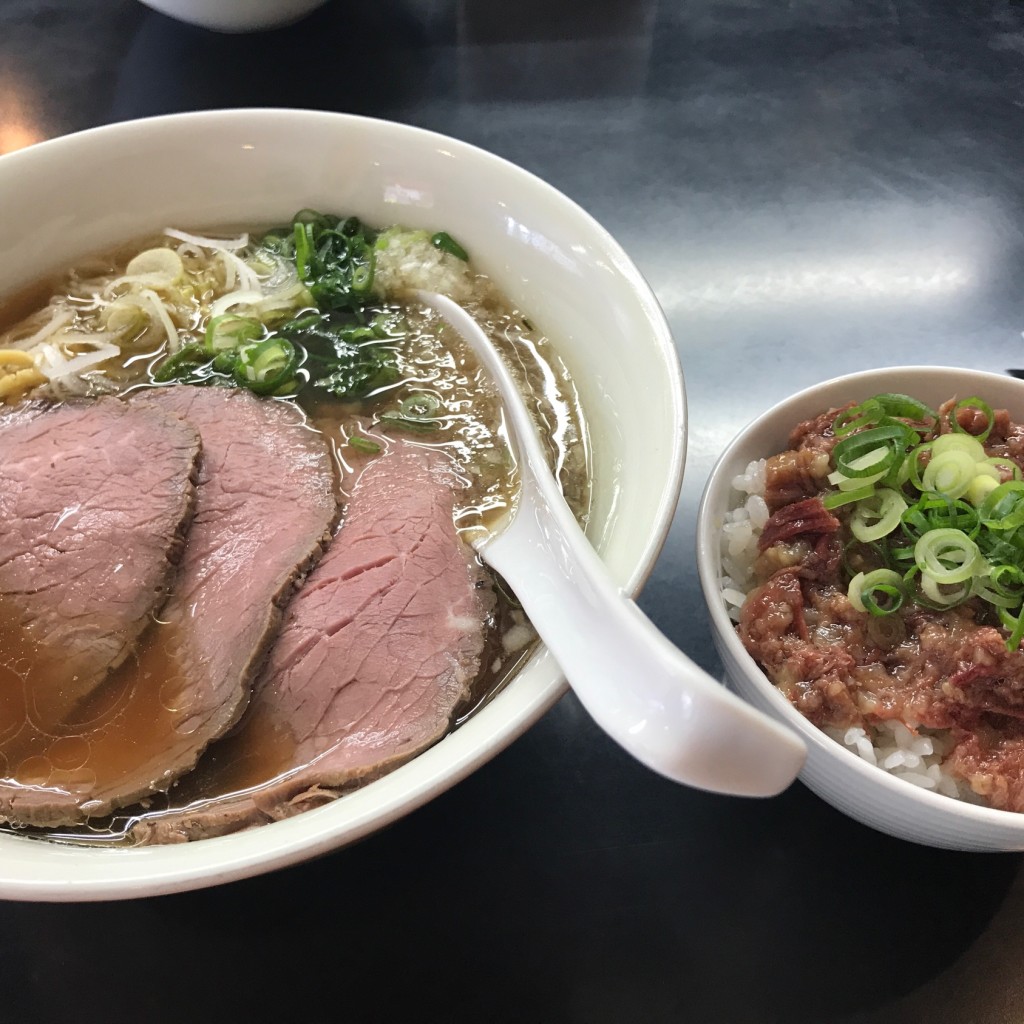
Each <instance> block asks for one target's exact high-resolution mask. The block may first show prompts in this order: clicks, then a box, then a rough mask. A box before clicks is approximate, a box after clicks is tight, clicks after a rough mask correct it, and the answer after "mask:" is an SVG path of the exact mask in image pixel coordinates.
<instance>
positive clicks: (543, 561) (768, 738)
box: [416, 291, 806, 796]
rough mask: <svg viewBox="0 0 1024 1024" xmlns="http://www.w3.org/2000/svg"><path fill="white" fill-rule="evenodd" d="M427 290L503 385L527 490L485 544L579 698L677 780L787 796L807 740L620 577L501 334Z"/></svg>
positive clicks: (423, 296)
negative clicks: (705, 664)
mask: <svg viewBox="0 0 1024 1024" xmlns="http://www.w3.org/2000/svg"><path fill="white" fill-rule="evenodd" d="M416 297H417V298H418V299H419V301H420V302H422V303H423V304H424V305H425V306H428V307H430V308H431V309H433V310H434V311H435V312H437V313H438V314H439V315H440V316H441V317H442V318H443V319H444V320H445V322H446V323H448V324H449V325H450V326H451V327H452V328H454V329H455V330H456V331H457V332H458V333H459V335H460V336H461V337H462V339H463V340H464V341H465V343H466V344H467V345H468V346H469V347H470V349H471V350H472V351H473V353H474V354H475V355H476V357H477V359H478V360H479V361H480V363H481V364H482V365H483V367H484V369H485V370H486V371H487V373H488V374H489V375H490V377H491V379H492V380H493V382H494V384H495V386H496V387H497V390H498V393H499V395H500V397H501V400H502V404H503V407H504V413H505V416H506V426H507V428H508V437H509V443H510V447H511V448H512V454H513V456H514V457H515V459H516V463H517V465H518V468H519V475H520V493H519V496H518V502H517V504H516V507H515V508H514V509H513V510H512V511H511V512H510V513H509V515H508V516H506V517H505V520H504V521H503V522H502V523H501V524H499V526H498V527H497V528H496V529H495V530H494V531H493V532H492V533H489V534H486V535H484V536H482V537H480V538H478V539H477V540H475V541H474V547H475V548H476V550H477V552H478V554H479V555H480V557H481V558H482V559H483V560H484V561H485V562H486V563H487V564H488V565H490V566H491V568H493V569H494V570H495V571H496V572H498V573H500V575H501V576H502V577H503V578H504V580H505V582H506V583H507V584H508V586H509V587H510V588H511V590H512V591H513V592H514V593H515V595H516V597H517V599H518V600H519V602H520V603H521V604H522V606H523V610H524V611H525V612H526V614H527V615H528V616H529V618H530V621H531V622H532V624H533V627H534V629H536V630H537V633H538V635H539V636H540V638H541V640H543V641H544V643H545V644H546V646H547V647H548V649H549V650H550V651H551V653H552V654H553V655H554V657H555V660H556V661H557V662H558V664H559V666H560V667H561V669H562V671H563V672H564V674H565V676H566V678H567V680H568V682H569V685H570V686H571V687H572V688H573V690H574V691H575V693H576V696H577V697H578V698H579V700H580V703H581V704H582V705H583V706H584V707H585V708H586V710H587V712H588V713H589V714H590V715H591V716H592V717H593V719H594V720H595V721H596V722H597V724H598V725H600V726H601V728H602V729H604V731H605V732H606V733H608V735H609V736H610V737H611V738H612V739H613V740H615V741H616V742H617V743H618V744H619V745H620V746H621V747H623V748H624V749H625V750H626V751H627V752H628V753H630V754H632V756H633V757H635V758H636V759H637V760H638V761H640V762H641V763H643V764H645V765H647V767H648V768H651V769H653V770H654V771H656V772H658V773H659V774H661V775H664V776H665V777H666V778H669V779H672V780H673V781H675V782H680V783H684V784H686V785H689V786H694V787H696V788H698V789H705V790H710V791H712V792H716V793H728V794H732V795H736V796H774V795H775V794H777V793H779V792H781V791H782V790H783V789H785V788H786V787H787V786H788V785H789V784H790V783H791V782H792V781H793V780H794V779H795V778H796V775H797V773H798V772H799V771H800V769H801V767H802V766H803V762H804V758H805V756H806V748H805V747H804V744H803V742H802V741H801V740H800V739H798V738H797V736H796V735H795V734H794V733H793V732H792V731H790V730H789V729H786V728H783V727H781V726H779V725H778V724H777V723H776V722H774V721H772V720H771V719H770V718H769V717H768V716H767V715H765V714H763V713H762V712H760V711H757V710H755V709H754V708H752V707H751V706H750V705H749V704H746V703H744V702H743V701H742V700H740V699H739V698H738V697H736V696H735V695H734V694H732V693H730V692H729V691H728V690H726V689H725V687H723V686H722V685H721V684H719V683H718V682H717V681H716V680H714V679H713V678H712V677H711V676H709V675H708V674H707V673H706V672H704V671H703V669H701V668H700V667H699V666H697V665H696V664H694V662H692V661H691V660H690V659H689V658H688V657H687V656H686V655H685V654H683V653H682V651H680V650H679V649H678V648H676V647H675V646H674V645H673V644H672V643H671V642H670V641H669V640H668V639H667V638H666V637H665V636H664V635H663V634H662V633H661V632H660V631H659V630H658V629H657V627H656V626H655V625H654V624H653V623H652V622H651V621H650V619H648V618H647V617H646V616H645V615H644V613H643V612H642V611H641V610H640V609H639V608H638V607H637V605H636V604H635V602H633V601H632V600H631V599H630V598H629V597H628V596H627V595H626V594H624V593H623V591H622V590H621V588H620V587H618V586H617V585H616V584H615V582H614V581H613V580H612V578H611V576H610V575H609V573H608V570H607V568H606V567H605V565H604V563H603V562H602V561H601V559H600V557H599V556H598V554H597V552H596V551H595V550H594V548H593V547H592V546H591V545H590V543H589V541H588V540H587V538H586V535H585V534H584V533H583V530H582V529H581V528H580V526H579V524H578V523H577V522H576V518H575V516H574V515H573V514H572V511H571V510H570V508H569V506H568V505H567V504H566V502H565V500H564V498H563V497H562V494H561V491H560V490H559V488H558V484H557V482H556V481H555V478H554V475H553V474H552V472H551V469H550V468H549V466H548V462H547V459H546V457H545V454H544V450H543V448H542V446H541V443H540V440H539V438H538V437H537V432H536V428H535V426H534V424H533V420H532V419H531V417H530V413H529V411H528V410H527V408H526V406H525V404H524V403H523V400H522V397H521V395H520V393H519V389H518V388H517V387H516V384H515V381H514V380H513V379H512V375H511V374H510V373H509V371H508V368H507V367H506V366H505V363H504V361H503V360H502V358H501V356H500V355H499V353H498V352H497V350H496V349H495V348H494V346H493V345H492V344H491V341H490V339H489V338H488V337H487V335H486V334H485V333H484V331H483V330H482V329H481V328H480V326H479V324H477V322H476V321H475V320H474V319H473V318H472V317H471V316H470V315H469V314H468V313H467V312H466V311H465V310H464V309H463V308H462V307H461V306H459V305H458V304H457V303H455V302H453V301H452V300H451V299H449V298H447V297H446V296H443V295H438V294H436V293H434V292H425V291H420V292H417V293H416Z"/></svg>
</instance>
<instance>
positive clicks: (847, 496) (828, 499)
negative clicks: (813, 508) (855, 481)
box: [821, 484, 875, 511]
mask: <svg viewBox="0 0 1024 1024" xmlns="http://www.w3.org/2000/svg"><path fill="white" fill-rule="evenodd" d="M874 493H875V488H874V486H873V485H871V484H869V485H868V486H866V487H858V488H857V490H855V491H833V492H832V493H831V494H826V495H825V497H824V498H822V499H821V503H822V505H824V506H825V508H827V509H828V510H829V511H831V510H832V509H834V508H841V507H842V506H843V505H852V504H853V503H854V502H855V501H861V500H862V499H864V498H870V497H871V495H872V494H874Z"/></svg>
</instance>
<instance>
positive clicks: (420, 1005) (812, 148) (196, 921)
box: [0, 0, 1024, 1024]
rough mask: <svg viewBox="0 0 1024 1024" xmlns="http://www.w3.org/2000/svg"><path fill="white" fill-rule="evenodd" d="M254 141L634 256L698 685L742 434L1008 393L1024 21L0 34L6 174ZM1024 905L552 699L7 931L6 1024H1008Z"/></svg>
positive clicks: (773, 5) (520, 13) (485, 18)
mask: <svg viewBox="0 0 1024 1024" xmlns="http://www.w3.org/2000/svg"><path fill="white" fill-rule="evenodd" d="M264 105H266V106H293V107H314V108H322V109H327V110H339V111H346V112H354V113H360V114H367V115H371V116H376V117H384V118H389V119H393V120H398V121H404V122H408V123H411V124H416V125H420V126H423V127H426V128H430V129H434V130H437V131H440V132H444V133H447V134H449V135H453V136H456V137H458V138H460V139H464V140H466V141H468V142H472V143H475V144H477V145H480V146H483V147H485V148H487V149H489V150H492V151H493V152H495V153H498V154H500V155H501V156H504V157H507V158H509V159H510V160H513V161H514V162H516V163H518V164H520V165H522V166H523V167H526V168H527V169H529V170H531V171H533V172H535V173H537V174H538V175H540V176H541V177H543V178H545V179H546V180H547V181H549V182H551V183H552V184H553V185H555V186H556V187H557V188H559V189H561V190H562V191H564V192H565V193H567V194H568V195H569V196H570V197H572V198H573V199H574V200H576V201H577V202H579V203H580V204H581V205H582V206H583V207H585V208H586V209H587V210H588V211H589V212H590V213H592V214H593V215H594V216H595V217H597V218H598V220H600V221H601V222H602V223H603V224H604V225H605V226H606V227H607V228H608V229H609V230H610V231H611V232H612V234H613V235H615V236H616V238H617V239H618V240H619V241H620V242H621V243H622V245H623V246H624V247H625V249H626V250H627V252H628V253H629V254H630V255H631V256H632V257H633V259H634V260H635V261H636V263H637V264H638V266H639V267H640V269H641V270H642V271H643V273H644V274H645V275H646V276H647V278H648V280H649V281H650V282H651V284H652V286H653V287H654V290H655V292H656V293H657V295H658V298H659V300H660V301H661V303H662V305H663V306H664V309H665V311H666V313H667V315H668V317H669V320H670V323H671V326H672V329H673V332H674V335H675V338H676V341H677V345H678V350H679V355H680V359H681V362H682V365H683V370H684V373H685V377H686V386H687V394H688V400H689V417H690V418H689V452H688V458H687V466H686V479H685V483H684V486H683V492H682V496H681V500H680V504H679V509H678V514H677V516H676V519H675V521H674V524H673V528H672V531H671V533H670V536H669V538H668V541H667V544H666V546H665V549H664V551H663V553H662V556H661V558H660V560H659V561H658V564H657V567H656V569H655V571H654V574H653V576H652V577H651V579H650V581H649V583H648V585H647V587H646V589H645V590H644V592H643V594H642V596H641V599H640V603H641V605H642V606H643V607H644V609H645V610H646V611H647V612H648V614H649V615H650V616H651V617H652V618H653V619H654V620H655V621H656V622H657V624H658V625H659V626H660V627H661V628H662V629H663V630H664V631H665V633H666V634H667V635H668V636H669V637H670V638H671V639H672V640H674V641H675V642H676V643H677V644H679V645H680V646H681V647H683V648H684V649H685V650H687V651H688V652H689V653H690V654H691V655H692V656H693V657H694V658H695V659H696V660H697V661H699V662H700V663H701V664H702V665H703V666H704V667H706V668H707V669H708V670H709V671H711V672H712V673H715V674H720V672H721V666H720V664H719V662H718V659H717V656H716V654H715V652H714V650H713V647H712V645H711V642H710V636H709V625H708V620H707V616H706V611H705V608H704V603H703V599H702V597H701V593H700V589H699V586H698V583H697V579H696V571H695V564H694V520H695V514H696V508H697V503H698V501H699V498H700V494H701V491H702V488H703V485H704V481H705V479H706V477H707V474H708V472H709V470H710V468H711V466H712V464H713V463H714V460H715V458H716V457H717V454H718V453H719V452H720V451H721V449H722V448H723V446H724V445H725V443H726V441H727V439H728V438H729V437H730V436H731V435H732V434H733V433H734V432H735V431H736V430H737V429H738V428H739V427H740V426H742V425H743V424H744V423H746V422H747V421H749V420H750V419H752V418H753V417H754V416H755V415H757V414H758V413H760V412H762V411H763V410H765V409H766V408H768V407H770V406H771V405H772V404H773V403H774V402H776V401H777V400H779V399H781V398H782V397H784V396H785V395H787V394H789V393H791V392H792V391H795V390H797V389H799V388H801V387H803V386H805V385H809V384H811V383H814V382H815V381H819V380H823V379H825V378H827V377H831V376H834V375H836V374H839V373H845V372H848V371H854V370H859V369H865V368H869V367H873V366H884V365H895V364H901V363H915V362H922V363H936V364H939V363H945V364H953V365H955V364H963V365H970V366H974V367H979V368H982V369H987V370H994V371H997V372H1000V371H1004V370H1006V369H1007V368H1010V367H1018V366H1024V341H1022V338H1021V332H1022V330H1024V175H1022V172H1021V167H1022V166H1024V5H1022V4H1021V2H1020V0H977V2H975V3H971V4H963V3H956V2H954V0H933V2H931V3H922V2H916V0H788V2H782V0H719V2H716V0H692V2H689V3H685V4H684V3H673V2H671V0H562V2H561V3H558V4H552V3H550V2H543V0H519V2H517V3H515V4H499V3H495V2H494V0H459V2H455V0H378V2H376V3H372V4H355V3H352V2H351V0H331V2H329V3H328V4H327V5H326V6H325V7H323V8H322V9H320V10H319V11H317V12H316V13H314V14H313V15H311V16H310V17H308V18H307V19H306V20H304V21H302V22H300V23H298V24H296V25H294V26H292V27H289V28H286V29H281V30H277V31H273V32H266V33H259V34H251V35H241V36H227V35H219V34H216V33H212V32H208V31H206V30H203V29H198V28H193V27H190V26H186V25H183V24H180V23H178V22H175V21H172V20H170V19H168V18H166V17H164V16H162V15H160V14H157V13H155V12H153V11H150V10H149V9H148V8H145V7H143V6H142V5H140V4H137V3H135V2H133V0H90V2H88V3H86V2H84V0H5V2H4V3H3V4H2V5H0V152H3V151H9V150H13V149H16V148H19V147H21V146H24V145H28V144H31V143H33V142H37V141H40V140H43V139H46V138H50V137H53V136H56V135H60V134H63V133H66V132H71V131H75V130H78V129H82V128H87V127H91V126H94V125H98V124H103V123H107V122H110V121H117V120H123V119H128V118H134V117H140V116H146V115H151V114H158V113H166V112H171V111H182V110H193V109H203V108H213V107H229V106H264ZM0 229H2V226H0ZM1020 867H1021V858H1020V857H1019V856H1018V855H971V854H958V853H952V852H946V851H936V850H929V849H925V848H921V847H917V846H915V845H912V844H909V843H905V842H901V841H898V840H895V839H891V838H889V837H886V836H883V835H880V834H878V833H875V832H873V831H872V830H870V829H868V828H866V827H864V826H862V825H859V824H857V823H855V822H853V821H851V820H848V819H846V818H844V817H843V816H842V815H840V814H839V813H838V812H836V811H834V810H832V809H831V808H830V807H828V806H827V805H825V804H824V803H822V802H821V801H819V800H818V799H817V798H816V797H814V796H813V795H812V794H811V793H810V792H809V791H807V790H806V789H805V788H804V787H803V786H801V785H800V784H796V785H794V786H793V787H792V788H791V789H790V790H788V791H787V792H786V793H785V794H783V795H782V796H780V797H778V798H776V799H773V800H767V801H747V800H738V799H729V798H725V797H719V796H712V795H708V794H705V793H700V792H696V791H693V790H688V789H684V788H681V787H678V786H675V785H673V784H672V783H669V782H666V781H664V780H662V779H660V778H658V777H656V776H654V775H653V774H652V773H650V772H648V771H646V770H645V769H643V768H641V767H639V766H638V765H636V764H635V763H633V762H631V761H630V760H629V758H628V757H627V756H626V755H625V754H623V753H622V752H620V751H619V750H618V749H617V748H615V747H613V745H612V744H611V742H610V741H608V740H607V739H605V737H604V736H603V735H602V734H600V733H599V732H598V731H597V729H596V728H595V727H594V726H593V725H592V724H591V723H590V722H589V721H588V719H587V717H586V715H585V714H584V713H583V711H582V710H581V708H580V706H579V704H578V703H577V702H576V701H575V699H574V698H573V697H572V696H571V695H569V696H567V697H565V699H563V700H562V701H561V702H560V703H559V704H558V705H557V706H556V707H555V708H554V709H553V710H552V711H551V712H550V713H549V714H548V715H547V716H546V717H545V718H544V719H543V720H542V721H541V722H540V723H539V724H538V725H536V726H535V727H534V728H533V729H532V730H531V731H530V732H528V733H527V734H526V735H525V736H524V737H522V738H521V739H520V740H518V741H517V742H516V743H514V744H513V745H512V746H511V747H510V748H509V749H507V750H506V751H505V752H504V753H502V754H501V755H499V756H498V757H497V758H495V759H494V760H493V761H492V762H491V763H489V764H488V765H486V766H485V767H483V768H482V769H480V770H479V771H478V772H477V773H476V774H474V775H473V776H472V777H471V778H470V779H468V780H467V781H465V782H463V783H461V784H460V785H458V786H456V787H455V788H454V789H453V790H451V791H449V792H448V793H446V794H445V795H443V796H441V797H440V798H438V799H436V800H434V801H433V802H432V803H430V804H429V805H427V806H426V807H424V808H422V809H420V810H418V811H416V812H414V813H413V814H411V815H410V816H408V817H407V818H405V819H403V820H402V821H400V822H399V823H397V824H395V825H393V826H392V827H390V828H389V829H387V830H385V831H384V832H381V833H379V834H377V835H375V836H373V837H371V838H369V839H367V840H365V841H363V842H361V843H359V844H358V845H356V846H353V847H351V848H348V849H345V850H341V851H338V852H336V853H334V854H332V855H330V856H327V857H324V858H322V859H320V860H318V861H315V862H313V863H310V864H306V865H303V866H300V867H296V868H291V869H288V870H286V871H283V872H279V873H277V874H273V875H269V876H265V877H261V878H256V879H252V880H249V881H245V882H239V883H235V884H232V885H228V886H224V887H221V888H219V889H213V890H207V891H203V892H196V893H190V894H184V895H178V896H168V897H160V898H155V899H149V900H141V901H135V902H128V903H109V904H95V905H67V906H63V905H31V904H17V903H6V904H4V905H3V906H2V908H0V910H2V915H3V920H4V927H3V929H0V991H2V992H3V996H2V1002H3V1006H4V1014H3V1015H2V1019H4V1020H11V1021H23V1022H30V1021H40V1022H57V1021H64V1020H70V1019H73V1018H74V1019H80V1020H84V1021H90V1020H104V1021H108V1022H109V1021H114V1022H116V1021H120V1020H129V1019H131V1020H143V1021H147V1022H164V1021H167V1022H171V1021H173V1022H177V1021H182V1020H188V1021H234V1020H247V1021H262V1020H271V1019H273V1020H296V1021H304V1022H319V1021H329V1020H330V1021H333V1020H339V1019H345V1020H350V1021H354V1022H359V1024H361V1022H378V1021H380V1022H391V1021H411V1020H421V1021H428V1022H430V1021H451V1022H458V1024H462V1022H470V1021H472V1022H474V1024H476V1022H481V1021H486V1022H520V1021H521V1022H553V1024H561V1022H566V1024H606V1022H607V1024H619V1022H630V1024H632V1022H638V1024H660V1022H663V1021H664V1022H680V1021H684V1022H689V1021H694V1022H697V1021H701V1022H704V1021H725V1022H750V1024H762V1022H779V1024H800V1022H808V1024H821V1022H857V1024H882V1022H910V1021H922V1020H926V1019H938V1020H948V1021H958V1022H959V1021H963V1022H967V1021H970V1022H971V1024H996V1022H1000V1024H1002V1022H1007V1021H1018V1020H1020V1019H1022V1018H1024V1010H1022V1009H1021V1007H1022V1005H1024V1002H1022V996H1024V985H1022V982H1021V980H1020V978H1021V975H1020V971H1019V968H1018V964H1019V962H1020V960H1021V957H1022V955H1024V881H1022V880H1021V876H1020Z"/></svg>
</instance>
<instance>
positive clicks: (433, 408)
mask: <svg viewBox="0 0 1024 1024" xmlns="http://www.w3.org/2000/svg"><path fill="white" fill-rule="evenodd" d="M440 408H441V399H440V398H438V397H437V395H432V394H431V393H430V392H429V391H414V392H413V393H412V394H410V395H406V396H405V398H403V399H402V400H401V401H400V402H399V403H398V411H399V414H400V415H401V416H405V417H408V418H413V419H421V420H423V419H427V418H429V417H431V416H433V415H434V414H435V413H436V412H437V411H438V409H440Z"/></svg>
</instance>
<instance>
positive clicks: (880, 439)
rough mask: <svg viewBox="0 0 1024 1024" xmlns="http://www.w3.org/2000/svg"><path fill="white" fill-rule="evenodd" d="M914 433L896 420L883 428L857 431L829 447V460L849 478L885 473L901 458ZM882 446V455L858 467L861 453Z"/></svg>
mask: <svg viewBox="0 0 1024 1024" xmlns="http://www.w3.org/2000/svg"><path fill="white" fill-rule="evenodd" d="M916 439H917V435H916V434H915V433H914V432H913V431H912V430H910V428H909V427H905V426H903V425H902V424H899V423H893V424H891V425H888V426H883V427H871V428H870V429H868V430H863V431H861V432H860V433H858V434H851V435H850V436H849V437H846V438H844V439H843V440H842V441H840V442H839V443H838V444H837V445H836V446H835V448H833V449H832V459H833V461H834V463H835V467H836V469H837V470H839V472H840V473H842V474H844V475H845V476H848V477H867V476H871V475H873V474H874V473H878V472H886V471H888V470H889V468H890V467H891V466H892V465H893V464H894V463H895V462H896V460H897V459H898V458H902V457H903V450H904V449H905V448H906V447H907V445H908V444H912V443H914V441H916ZM879 447H883V448H884V452H885V454H884V456H883V457H882V458H880V459H876V460H872V461H871V463H870V464H869V466H867V467H864V468H857V467H858V465H861V463H860V461H859V460H860V459H861V457H862V456H864V455H866V454H868V453H869V452H873V451H875V449H877V448H879Z"/></svg>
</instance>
